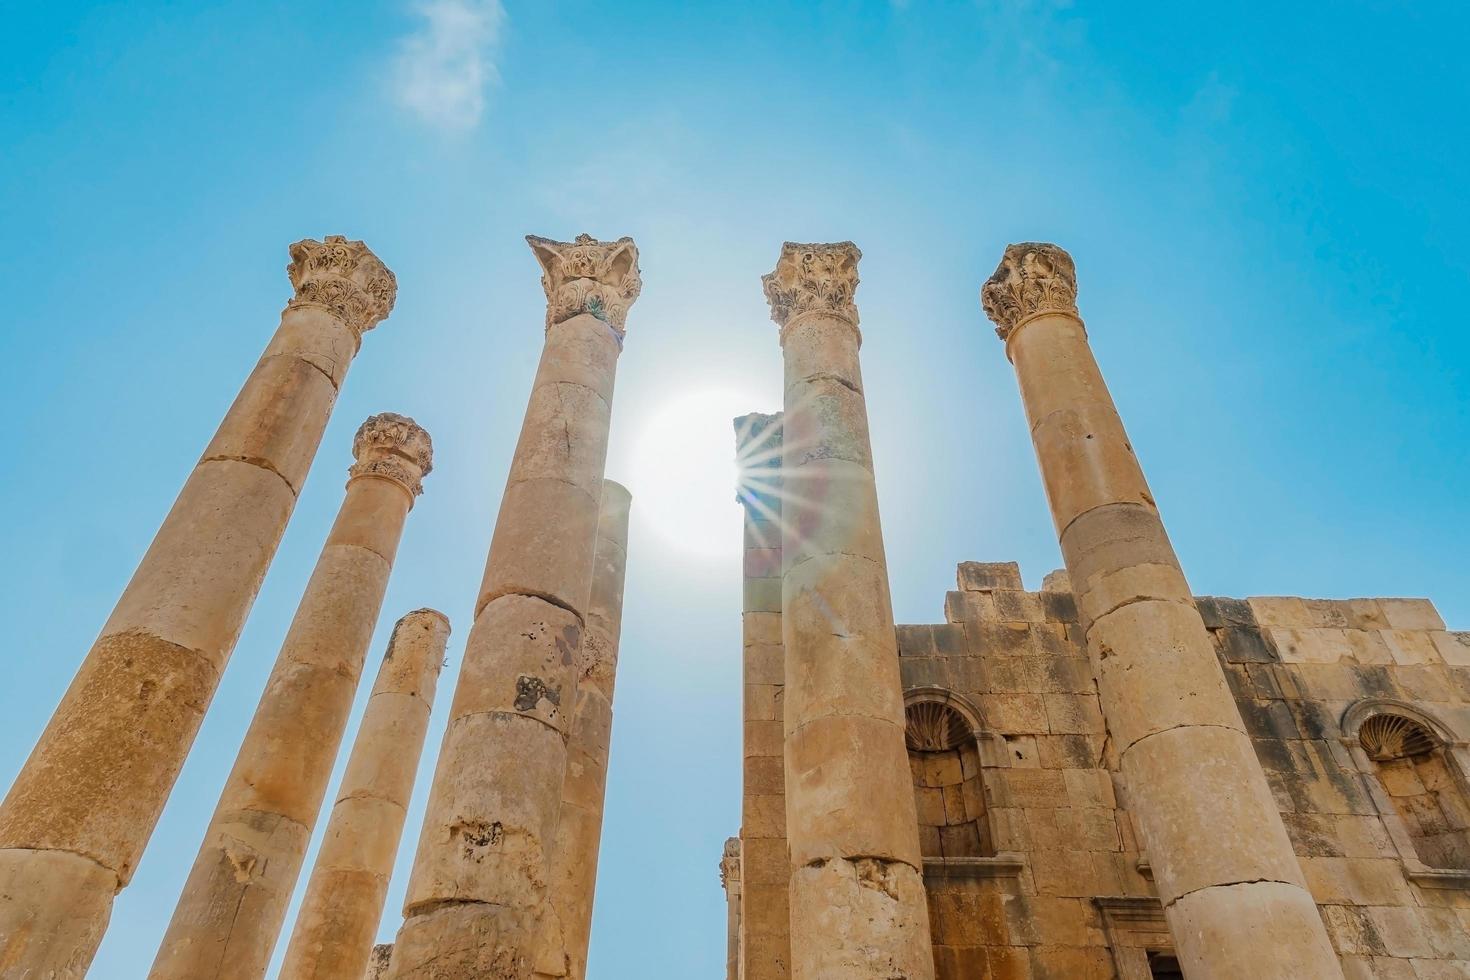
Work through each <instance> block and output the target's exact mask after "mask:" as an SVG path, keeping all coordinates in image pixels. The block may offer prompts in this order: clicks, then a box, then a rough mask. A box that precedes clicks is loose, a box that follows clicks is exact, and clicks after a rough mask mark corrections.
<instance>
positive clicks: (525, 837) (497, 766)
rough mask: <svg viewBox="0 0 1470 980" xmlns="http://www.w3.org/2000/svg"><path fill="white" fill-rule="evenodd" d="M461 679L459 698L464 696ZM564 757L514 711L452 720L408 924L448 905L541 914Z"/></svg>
mask: <svg viewBox="0 0 1470 980" xmlns="http://www.w3.org/2000/svg"><path fill="white" fill-rule="evenodd" d="M466 663H468V658H466ZM463 681H464V678H463V677H461V683H460V684H459V687H458V689H457V691H456V694H458V693H459V692H462V691H464V690H465V688H466V686H467V685H466V684H465V683H463ZM505 744H513V745H516V746H518V747H519V750H518V752H517V754H516V756H515V757H511V756H508V755H507V754H506V753H503V752H497V751H496V747H497V746H502V745H505ZM565 755H566V749H565V743H564V742H563V739H562V736H561V735H560V734H559V733H558V731H557V730H556V729H553V728H551V727H549V726H548V725H546V724H545V723H544V722H543V721H540V720H537V719H536V718H532V717H528V716H523V715H518V714H516V713H515V712H514V711H485V712H480V713H476V714H469V715H460V714H456V716H455V717H454V718H453V719H452V720H451V721H450V723H449V728H448V730H447V731H446V732H445V735H444V744H443V747H442V749H441V750H440V756H439V757H440V762H439V768H438V772H437V773H436V778H435V780H434V786H433V790H432V792H431V793H430V797H429V806H428V812H427V813H426V815H425V818H424V827H423V831H422V834H421V836H420V837H419V846H418V852H417V855H416V856H415V859H414V865H413V876H412V877H411V878H410V879H409V884H408V896H407V898H406V900H405V904H404V909H405V913H406V914H408V915H410V916H411V918H410V920H409V924H410V925H415V924H416V923H417V917H421V916H422V913H423V912H424V911H425V910H427V909H429V908H432V907H433V906H434V905H435V904H436V903H440V902H446V901H459V902H484V903H491V904H492V905H499V906H504V907H506V908H507V909H510V908H516V909H533V908H536V907H538V906H539V904H540V902H541V901H542V899H543V898H544V893H545V876H546V867H547V864H546V850H547V848H549V847H550V846H551V841H552V835H553V833H554V831H555V822H556V816H557V814H558V812H559V810H560V804H561V778H560V777H561V773H562V769H563V766H564V765H565ZM548 774H550V775H548ZM470 927H471V926H470V925H469V924H466V926H465V928H467V929H468V928H470ZM407 928H408V927H407V926H405V932H400V933H399V945H400V946H402V945H403V939H404V937H405V936H406V934H407V933H406V930H407ZM406 948H408V949H414V948H417V947H414V946H412V945H411V946H409V947H406ZM395 955H397V954H395ZM391 975H392V976H394V977H395V978H397V977H399V976H402V974H401V973H395V974H391ZM425 975H426V976H438V975H439V974H425ZM444 975H445V976H449V974H444Z"/></svg>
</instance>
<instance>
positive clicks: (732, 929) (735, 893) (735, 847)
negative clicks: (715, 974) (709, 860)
mask: <svg viewBox="0 0 1470 980" xmlns="http://www.w3.org/2000/svg"><path fill="white" fill-rule="evenodd" d="M720 887H721V888H723V889H725V980H740V913H741V911H742V909H741V907H740V838H739V837H731V838H729V839H727V840H726V841H725V853H724V854H723V855H721V856H720Z"/></svg>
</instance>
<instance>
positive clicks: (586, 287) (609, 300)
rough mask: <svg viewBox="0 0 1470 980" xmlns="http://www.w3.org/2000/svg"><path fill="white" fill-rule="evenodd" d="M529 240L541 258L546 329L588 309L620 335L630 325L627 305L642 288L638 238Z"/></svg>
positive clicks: (585, 236)
mask: <svg viewBox="0 0 1470 980" xmlns="http://www.w3.org/2000/svg"><path fill="white" fill-rule="evenodd" d="M526 242H527V244H529V245H530V246H531V251H532V253H534V254H535V256H536V261H537V262H539V263H541V288H542V289H544V290H546V329H548V330H550V329H551V328H552V327H553V326H555V325H556V324H558V323H561V322H562V321H564V320H570V319H571V318H572V317H574V316H578V315H580V314H583V313H588V314H591V315H592V316H594V317H596V318H597V319H599V320H601V321H602V322H603V323H606V324H607V325H608V326H610V327H612V328H613V330H614V331H615V332H616V333H617V335H618V338H619V339H621V338H622V337H623V335H624V333H625V332H626V330H627V328H626V322H627V319H628V309H629V308H630V307H631V306H632V305H633V301H634V300H636V299H637V298H638V294H639V293H640V292H642V291H643V279H642V278H641V276H640V274H639V272H638V246H637V245H635V244H633V239H631V238H627V237H623V238H619V239H618V240H617V241H614V242H603V241H598V240H597V239H596V238H593V237H592V236H591V235H578V236H577V238H576V241H571V242H558V241H555V240H554V239H550V238H539V237H537V236H536V235H527V236H526Z"/></svg>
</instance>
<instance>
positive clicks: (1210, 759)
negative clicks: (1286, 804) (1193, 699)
mask: <svg viewBox="0 0 1470 980" xmlns="http://www.w3.org/2000/svg"><path fill="white" fill-rule="evenodd" d="M1259 772H1260V769H1259V763H1258V762H1257V760H1256V756H1255V753H1254V750H1253V749H1252V748H1251V743H1250V739H1248V738H1247V737H1246V736H1245V735H1244V734H1242V733H1240V732H1239V731H1236V730H1232V729H1229V728H1224V727H1203V726H1200V727H1190V728H1174V729H1170V730H1168V731H1164V732H1160V733H1158V734H1156V735H1152V736H1150V737H1148V738H1145V739H1143V740H1142V741H1140V742H1137V743H1136V744H1134V745H1133V746H1132V747H1131V748H1129V749H1127V750H1126V751H1125V752H1124V753H1123V775H1124V777H1125V778H1126V779H1127V780H1128V787H1129V793H1130V797H1131V800H1132V805H1133V807H1134V809H1135V810H1136V812H1137V813H1138V814H1139V816H1140V823H1141V830H1142V833H1143V845H1144V848H1145V850H1147V851H1148V853H1149V855H1150V856H1151V857H1152V858H1153V862H1154V877H1155V881H1156V882H1157V885H1158V889H1159V898H1160V900H1161V901H1163V902H1164V904H1165V906H1167V905H1168V904H1169V903H1170V902H1172V901H1173V900H1174V899H1175V898H1177V897H1178V896H1180V895H1187V894H1188V893H1190V892H1192V891H1195V890H1197V889H1201V888H1207V887H1209V886H1211V885H1220V884H1229V883H1232V882H1242V881H1257V880H1260V881H1278V882H1287V883H1290V884H1296V885H1303V878H1302V872H1301V869H1300V868H1299V867H1298V865H1297V862H1296V860H1295V857H1294V855H1293V853H1292V850H1291V842H1290V840H1289V838H1288V837H1287V836H1286V830H1285V828H1284V827H1283V826H1282V824H1281V821H1280V818H1279V817H1278V815H1277V809H1276V803H1275V800H1274V799H1273V798H1272V796H1271V793H1270V790H1269V789H1268V788H1267V786H1266V784H1265V781H1264V780H1263V779H1262V778H1261V777H1260V776H1259V775H1258V774H1259ZM1202 827H1208V828H1210V829H1209V832H1208V833H1201V832H1200V828H1202ZM1262 835H1270V836H1269V838H1267V839H1265V840H1263V839H1262Z"/></svg>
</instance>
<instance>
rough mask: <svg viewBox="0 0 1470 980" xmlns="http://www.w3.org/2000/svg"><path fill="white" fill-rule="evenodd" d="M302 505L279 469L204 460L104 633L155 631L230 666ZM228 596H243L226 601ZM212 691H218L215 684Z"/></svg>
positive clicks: (219, 667)
mask: <svg viewBox="0 0 1470 980" xmlns="http://www.w3.org/2000/svg"><path fill="white" fill-rule="evenodd" d="M295 503H296V497H295V494H294V493H292V491H291V489H290V487H288V486H287V485H286V483H285V482H284V481H282V480H281V478H280V477H279V476H277V475H276V474H274V473H272V472H270V471H268V470H265V469H263V468H261V467H259V466H254V465H251V464H250V463H240V462H235V461H233V460H218V461H213V462H208V463H203V464H201V465H200V466H199V467H197V468H196V469H195V470H194V473H193V475H192V476H190V478H189V482H188V483H186V484H184V489H183V491H182V492H180V494H179V497H178V499H177V500H176V501H174V505H173V508H172V510H170V511H169V516H168V517H167V518H166V519H165V520H164V523H163V526H162V527H161V528H159V531H158V536H157V537H156V538H154V539H153V543H152V544H151V545H149V546H148V553H147V554H145V555H144V556H143V560H142V561H141V562H139V564H138V568H137V571H135V572H134V573H133V577H132V580H131V581H130V582H129V583H128V588H127V590H126V591H125V592H124V593H123V596H122V598H121V599H120V600H118V604H117V607H116V608H115V609H114V610H113V611H112V615H111V616H110V617H108V620H107V623H106V625H104V626H103V627H102V636H103V637H104V638H105V637H108V636H111V635H114V634H121V633H129V632H132V631H147V632H148V633H150V634H151V635H153V636H156V637H158V638H160V639H161V640H163V641H166V642H168V643H170V644H172V645H174V646H178V647H183V648H185V649H188V650H193V651H196V652H197V653H199V654H201V655H202V656H204V657H206V658H207V659H208V660H209V662H210V663H211V665H212V666H213V669H214V670H215V671H216V672H218V671H222V670H223V669H224V664H225V661H226V660H227V659H228V657H229V652H230V651H231V650H233V649H234V646H235V640H236V639H237V638H238V637H239V635H240V628H241V627H242V626H243V625H244V623H245V615H246V612H247V611H248V610H249V608H250V604H251V602H252V601H253V600H254V598H255V594H256V593H257V592H258V591H259V590H260V583H261V580H262V579H263V578H264V577H265V570H266V567H267V566H268V565H269V564H270V560H271V557H272V556H273V555H274V554H275V549H276V545H277V544H279V543H280V539H281V533H282V531H283V530H284V529H285V526H286V521H287V519H288V518H289V517H290V516H291V509H292V507H293V506H294V505H295ZM220 596H233V597H236V601H232V602H228V603H221V602H219V601H218V599H219V597H220ZM211 690H212V688H211Z"/></svg>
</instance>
